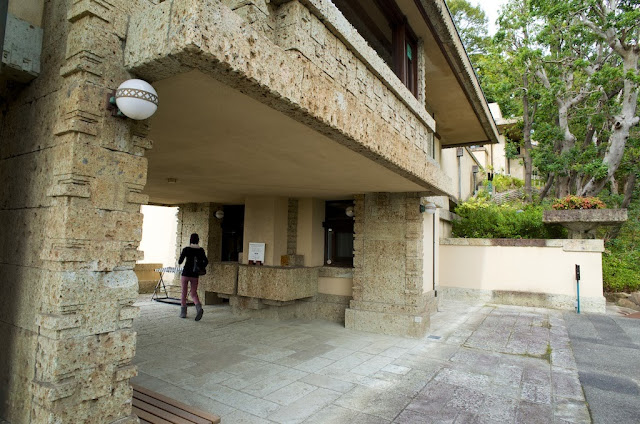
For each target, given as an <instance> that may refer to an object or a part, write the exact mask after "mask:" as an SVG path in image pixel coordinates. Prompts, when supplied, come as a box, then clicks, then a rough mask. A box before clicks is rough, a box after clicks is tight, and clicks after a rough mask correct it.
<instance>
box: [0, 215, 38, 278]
mask: <svg viewBox="0 0 640 424" xmlns="http://www.w3.org/2000/svg"><path fill="white" fill-rule="evenodd" d="M0 222H2V226H3V227H4V228H3V233H2V234H3V236H2V237H0V263H2V264H6V265H9V264H15V265H18V264H19V265H20V266H27V267H39V266H42V262H41V259H40V249H41V246H42V245H43V243H44V242H45V234H44V229H45V228H46V225H47V212H46V210H45V209H42V208H29V209H15V210H0ZM24 271H26V270H24V269H22V270H20V272H21V273H23V272H24ZM3 277H4V278H8V276H7V275H6V274H5V276H3ZM9 281H11V280H7V282H8V284H7V287H6V288H7V289H9V286H12V285H13V284H15V283H14V282H13V281H12V282H11V283H9Z"/></svg>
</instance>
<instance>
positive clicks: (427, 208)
mask: <svg viewBox="0 0 640 424" xmlns="http://www.w3.org/2000/svg"><path fill="white" fill-rule="evenodd" d="M420 212H421V213H422V212H426V213H428V214H429V215H433V214H434V213H436V204H435V203H433V202H427V203H425V204H424V205H420Z"/></svg>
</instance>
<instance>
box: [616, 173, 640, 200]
mask: <svg viewBox="0 0 640 424" xmlns="http://www.w3.org/2000/svg"><path fill="white" fill-rule="evenodd" d="M637 181H638V179H637V176H636V174H633V173H632V174H630V175H629V177H628V178H627V181H625V183H624V199H622V204H621V205H620V207H621V208H623V209H626V208H628V207H629V204H630V203H631V199H632V198H633V192H634V190H635V188H636V182H637Z"/></svg>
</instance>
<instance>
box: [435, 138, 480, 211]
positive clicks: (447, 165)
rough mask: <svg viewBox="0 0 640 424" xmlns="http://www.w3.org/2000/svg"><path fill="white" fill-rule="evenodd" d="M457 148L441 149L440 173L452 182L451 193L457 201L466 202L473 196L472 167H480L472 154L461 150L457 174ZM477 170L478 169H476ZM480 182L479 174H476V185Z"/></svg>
mask: <svg viewBox="0 0 640 424" xmlns="http://www.w3.org/2000/svg"><path fill="white" fill-rule="evenodd" d="M456 151H457V148H449V149H443V150H442V154H441V158H442V162H441V164H442V171H444V173H445V174H446V175H447V176H448V177H449V178H451V180H452V182H453V193H454V197H455V198H457V199H462V200H466V199H468V198H469V197H470V196H472V195H473V191H474V186H473V172H472V168H473V166H474V165H480V163H479V161H477V160H476V158H475V156H474V155H473V153H472V152H470V151H469V150H468V149H466V148H464V147H463V148H462V156H461V157H460V173H458V156H457V153H456ZM478 169H479V168H478ZM479 182H480V172H478V173H477V174H476V183H479Z"/></svg>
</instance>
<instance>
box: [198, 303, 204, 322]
mask: <svg viewBox="0 0 640 424" xmlns="http://www.w3.org/2000/svg"><path fill="white" fill-rule="evenodd" d="M196 311H198V313H197V314H196V321H200V320H201V319H202V314H203V313H204V311H203V310H202V305H196Z"/></svg>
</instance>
